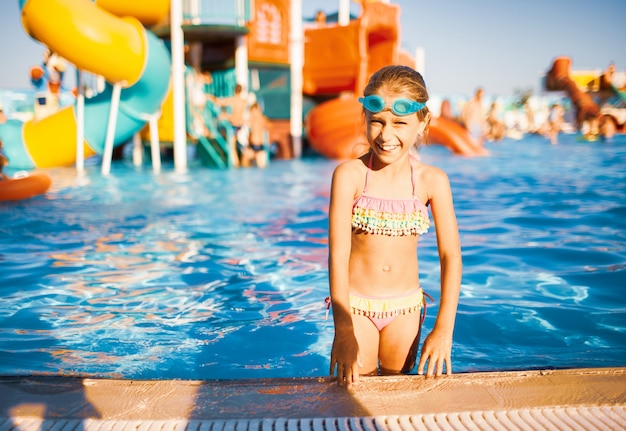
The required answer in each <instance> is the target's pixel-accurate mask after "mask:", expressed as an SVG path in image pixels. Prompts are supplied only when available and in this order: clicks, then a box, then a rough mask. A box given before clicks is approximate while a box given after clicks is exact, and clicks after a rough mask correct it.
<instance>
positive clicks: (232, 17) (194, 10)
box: [183, 0, 251, 27]
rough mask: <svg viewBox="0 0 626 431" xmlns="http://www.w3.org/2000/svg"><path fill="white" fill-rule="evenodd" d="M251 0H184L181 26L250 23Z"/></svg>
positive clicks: (242, 25)
mask: <svg viewBox="0 0 626 431" xmlns="http://www.w3.org/2000/svg"><path fill="white" fill-rule="evenodd" d="M250 2H251V0H232V1H224V0H184V1H183V24H191V25H233V26H238V27H245V25H246V23H247V22H248V21H250V13H251V12H250V7H251V5H250Z"/></svg>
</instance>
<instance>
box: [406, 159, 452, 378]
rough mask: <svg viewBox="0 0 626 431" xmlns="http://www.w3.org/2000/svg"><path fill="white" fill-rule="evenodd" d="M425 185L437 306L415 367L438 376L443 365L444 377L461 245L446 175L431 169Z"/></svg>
mask: <svg viewBox="0 0 626 431" xmlns="http://www.w3.org/2000/svg"><path fill="white" fill-rule="evenodd" d="M431 169H432V172H431V173H429V174H428V180H427V184H428V185H429V189H430V190H431V193H429V196H430V205H431V212H432V214H433V219H434V223H435V229H436V234H437V248H438V250H439V262H440V266H441V303H440V305H439V312H438V313H437V319H436V321H435V326H434V327H433V330H432V331H431V333H430V334H429V335H428V337H426V339H425V340H424V345H423V347H422V354H421V356H420V362H419V365H418V369H417V372H418V374H423V373H424V366H425V365H426V362H428V368H427V371H426V376H432V375H436V376H440V375H441V374H442V373H443V369H444V365H445V368H446V374H452V361H451V355H452V333H453V332H454V321H455V318H456V312H457V306H458V302H459V293H460V290H461V274H462V266H463V264H462V259H461V242H460V239H459V229H458V226H457V221H456V215H455V211H454V203H453V201H452V191H451V189H450V182H449V180H448V176H447V175H446V174H445V173H444V172H443V171H441V170H439V169H436V168H431Z"/></svg>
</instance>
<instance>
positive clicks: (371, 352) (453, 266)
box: [329, 66, 462, 386]
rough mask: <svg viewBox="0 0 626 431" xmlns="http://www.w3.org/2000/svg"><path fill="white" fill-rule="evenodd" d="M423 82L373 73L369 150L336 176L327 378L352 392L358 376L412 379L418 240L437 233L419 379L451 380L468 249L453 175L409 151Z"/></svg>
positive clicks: (424, 116) (425, 118) (365, 100)
mask: <svg viewBox="0 0 626 431" xmlns="http://www.w3.org/2000/svg"><path fill="white" fill-rule="evenodd" d="M427 100H428V93H427V91H426V87H425V84H424V80H423V78H422V76H421V75H420V74H419V73H418V72H416V71H415V70H413V69H411V68H409V67H406V66H386V67H384V68H382V69H380V70H379V71H378V72H376V73H374V75H372V77H371V78H370V81H369V83H368V85H367V86H366V88H365V91H364V97H362V98H360V99H359V101H360V102H361V103H362V104H363V108H364V114H365V120H366V130H367V141H368V144H369V147H370V149H369V152H368V153H366V154H364V155H363V156H361V157H360V158H358V159H355V160H351V161H347V162H344V163H342V164H340V165H339V166H337V168H336V169H335V172H334V173H333V178H332V186H331V196H330V210H329V211H330V213H329V277H330V278H329V282H330V301H331V302H332V306H333V319H334V325H335V338H334V341H333V347H332V352H331V358H330V373H331V376H332V375H335V373H336V375H337V378H338V381H339V383H340V384H345V385H347V386H351V385H352V384H353V383H355V382H356V381H358V379H359V376H360V375H376V374H398V373H408V372H410V371H411V370H412V369H413V367H414V366H415V362H416V355H417V348H418V344H419V331H420V327H421V319H420V314H421V312H422V311H423V306H424V293H423V291H422V289H421V287H420V283H419V278H418V277H419V275H418V262H417V242H418V238H419V236H420V235H422V234H424V233H426V231H427V230H428V228H429V226H430V220H429V216H428V211H427V206H430V208H431V212H432V215H433V219H434V224H435V231H436V234H437V245H438V250H439V259H440V264H441V304H440V307H439V312H438V315H437V319H436V322H435V325H434V327H433V330H432V332H431V333H430V334H429V335H428V337H427V338H426V339H425V340H424V345H423V347H422V354H421V357H420V361H419V364H418V374H423V373H424V367H425V366H426V364H427V363H428V366H427V369H426V376H432V375H437V376H440V375H441V374H442V373H443V370H444V367H445V369H446V373H447V374H451V373H452V364H451V362H450V356H451V349H452V332H453V329H454V320H455V316H456V309H457V304H458V298H459V291H460V285H461V266H462V264H461V247H460V241H459V234H458V228H457V222H456V216H455V212H454V206H453V203H452V192H451V190H450V183H449V180H448V177H447V175H446V174H445V173H444V172H443V171H441V170H440V169H438V168H436V167H433V166H428V165H425V164H423V163H420V161H419V159H418V158H416V157H415V156H412V155H411V148H412V147H413V146H414V145H417V144H418V143H419V141H420V140H421V139H422V138H423V137H424V136H425V135H426V133H427V130H428V123H429V121H430V113H429V111H428V108H427V107H426V101H427Z"/></svg>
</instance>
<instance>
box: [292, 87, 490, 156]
mask: <svg viewBox="0 0 626 431" xmlns="http://www.w3.org/2000/svg"><path fill="white" fill-rule="evenodd" d="M362 113H363V106H362V105H361V104H360V103H359V101H358V100H357V98H356V97H354V96H340V97H338V98H336V99H331V100H328V101H326V102H323V103H320V104H319V105H317V106H315V107H314V108H313V109H311V111H309V113H308V114H307V117H306V119H305V124H304V125H305V130H306V136H307V139H308V141H309V143H310V145H311V147H312V148H313V149H314V150H315V151H316V152H318V153H319V154H321V155H322V156H324V157H328V158H330V159H351V158H355V157H358V156H359V155H361V154H363V153H364V152H365V151H367V150H368V148H369V147H368V144H367V142H366V141H365V130H364V122H363V118H362ZM428 143H436V144H441V145H443V146H445V147H446V148H448V149H449V150H450V151H451V152H452V153H453V154H457V155H462V156H477V155H485V154H487V151H486V150H485V149H484V148H482V147H481V146H480V145H479V144H475V143H474V141H473V139H472V137H471V136H470V134H469V132H468V131H467V130H466V129H465V128H464V127H463V126H461V125H460V124H457V123H455V122H454V121H450V120H446V119H444V118H433V119H432V120H431V122H430V127H429V132H428Z"/></svg>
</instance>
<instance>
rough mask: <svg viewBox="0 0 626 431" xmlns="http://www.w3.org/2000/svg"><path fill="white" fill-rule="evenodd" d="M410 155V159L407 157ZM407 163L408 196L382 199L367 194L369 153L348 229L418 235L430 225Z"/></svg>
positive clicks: (426, 210)
mask: <svg viewBox="0 0 626 431" xmlns="http://www.w3.org/2000/svg"><path fill="white" fill-rule="evenodd" d="M411 158H413V157H412V156H411ZM411 158H409V165H411V184H412V185H413V196H412V197H411V199H383V198H377V197H373V196H368V195H367V181H368V179H369V173H370V170H371V169H372V156H371V155H370V161H369V165H368V167H367V172H366V173H365V187H364V188H363V192H362V193H361V195H360V196H358V197H357V198H356V199H355V200H354V204H353V205H352V228H353V229H355V230H359V231H364V232H367V233H371V234H377V235H388V236H404V235H422V234H424V233H426V232H427V231H428V228H429V227H430V219H429V218H428V209H427V208H426V205H424V204H423V203H422V202H421V201H420V200H419V198H418V197H417V196H416V194H415V178H414V176H413V163H411Z"/></svg>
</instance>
